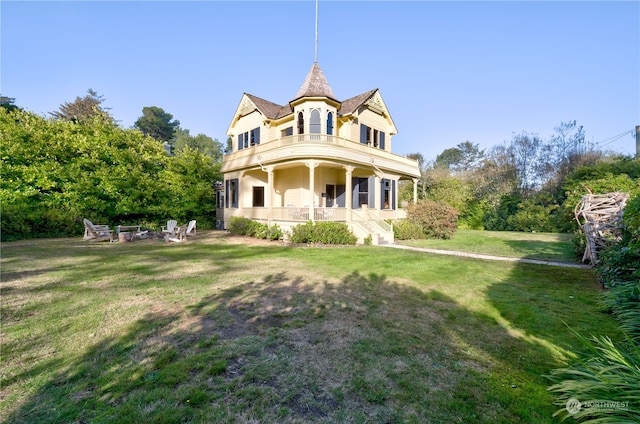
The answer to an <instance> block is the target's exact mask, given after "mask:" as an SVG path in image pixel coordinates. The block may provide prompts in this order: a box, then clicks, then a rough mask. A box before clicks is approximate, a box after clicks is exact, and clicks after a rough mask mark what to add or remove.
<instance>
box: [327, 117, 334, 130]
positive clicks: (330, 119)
mask: <svg viewBox="0 0 640 424" xmlns="http://www.w3.org/2000/svg"><path fill="white" fill-rule="evenodd" d="M327 134H328V135H333V113H331V112H329V113H327Z"/></svg>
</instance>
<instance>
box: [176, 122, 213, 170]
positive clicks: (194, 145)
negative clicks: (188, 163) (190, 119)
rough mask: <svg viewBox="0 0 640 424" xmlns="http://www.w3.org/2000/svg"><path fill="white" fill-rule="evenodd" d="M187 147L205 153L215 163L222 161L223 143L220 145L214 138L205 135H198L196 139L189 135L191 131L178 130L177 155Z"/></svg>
mask: <svg viewBox="0 0 640 424" xmlns="http://www.w3.org/2000/svg"><path fill="white" fill-rule="evenodd" d="M187 147H189V148H191V149H195V150H198V151H200V152H202V153H204V154H205V155H207V156H209V157H211V158H212V159H213V160H214V162H221V161H222V156H223V152H222V143H220V142H219V141H218V140H214V139H213V138H211V137H209V136H206V135H204V134H198V135H196V136H195V137H194V136H192V135H191V134H189V130H187V129H182V128H178V129H176V141H175V152H176V154H177V153H179V152H181V151H182V150H184V149H185V148H187Z"/></svg>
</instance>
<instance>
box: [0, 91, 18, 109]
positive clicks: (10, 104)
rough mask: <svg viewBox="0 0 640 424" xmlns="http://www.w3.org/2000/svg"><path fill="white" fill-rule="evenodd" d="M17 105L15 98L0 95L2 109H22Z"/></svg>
mask: <svg viewBox="0 0 640 424" xmlns="http://www.w3.org/2000/svg"><path fill="white" fill-rule="evenodd" d="M15 103H16V99H15V97H7V96H3V95H1V94H0V107H2V108H5V109H7V110H16V109H20V108H19V107H18V106H16V104H15Z"/></svg>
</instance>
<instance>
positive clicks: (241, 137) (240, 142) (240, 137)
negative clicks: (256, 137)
mask: <svg viewBox="0 0 640 424" xmlns="http://www.w3.org/2000/svg"><path fill="white" fill-rule="evenodd" d="M243 147H244V135H243V134H238V150H242V148H243Z"/></svg>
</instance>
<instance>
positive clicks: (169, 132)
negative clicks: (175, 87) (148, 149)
mask: <svg viewBox="0 0 640 424" xmlns="http://www.w3.org/2000/svg"><path fill="white" fill-rule="evenodd" d="M179 126H180V121H177V120H173V115H172V114H170V113H167V112H165V111H164V110H163V109H162V108H160V107H157V106H149V107H143V108H142V116H141V117H140V118H138V120H137V121H136V122H135V123H134V124H133V127H134V128H136V129H138V130H140V131H142V133H143V134H145V135H148V136H151V137H153V138H155V139H156V140H159V141H163V142H165V143H167V144H169V145H170V146H171V147H172V148H171V150H172V152H173V145H174V142H175V132H176V129H177V128H178V127H179Z"/></svg>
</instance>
